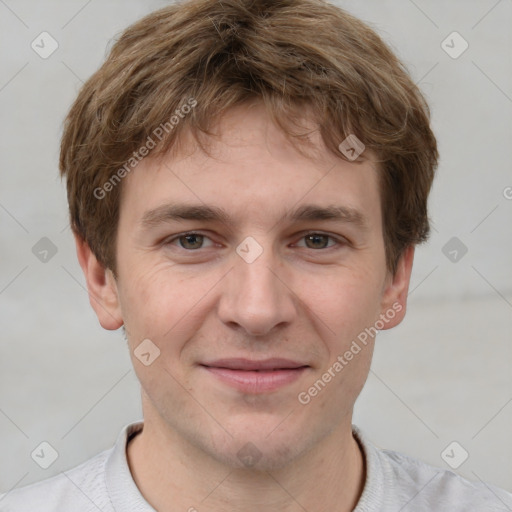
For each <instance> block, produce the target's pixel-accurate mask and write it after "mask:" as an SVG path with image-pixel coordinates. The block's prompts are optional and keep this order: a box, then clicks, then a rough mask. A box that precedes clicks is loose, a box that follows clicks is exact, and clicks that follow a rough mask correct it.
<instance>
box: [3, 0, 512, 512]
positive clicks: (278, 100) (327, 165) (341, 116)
mask: <svg viewBox="0 0 512 512" xmlns="http://www.w3.org/2000/svg"><path fill="white" fill-rule="evenodd" d="M437 159H438V153H437V146H436V140H435V137H434V135H433V133H432V131H431V129H430V126H429V113H428V107H427V105H426V104H425V101H424V99H423V97H422V96H421V93H420V92H419V91H418V89H417V88H416V86H415V85H414V83H413V82H412V81H411V79H410V77H409V76H408V75H407V73H406V72H405V71H404V69H403V67H402V65H401V64H400V62H399V61H398V60H397V58H396V57H395V56H394V55H393V54H392V53H391V51H390V50H389V49H388V48H387V46H386V45H385V44H384V43H383V42H382V41H381V39H380V38H379V37H378V36H377V35H376V34H375V33H374V32H373V31H371V30H370V29H369V28H368V27H367V26H365V25H364V24H363V23H362V22H360V21H359V20H357V19H355V18H353V17H352V16H350V15H349V14H347V13H345V12H344V11H342V10H340V9H338V8H337V7H335V6H333V5H330V4H327V3H324V2H322V1H320V0H285V1H281V2H272V1H265V0H222V2H220V1H213V0H191V1H188V2H185V3H183V4H181V5H172V6H169V7H167V8H165V9H163V10H161V11H157V12H155V13H153V14H151V15H149V16H148V17H146V18H144V19H142V20H141V21H139V22H137V23H136V24H135V25H133V26H132V27H130V28H128V29H127V30H126V31H125V32H124V33H123V35H122V36H121V38H120V39H119V40H118V41H117V43H116V44H115V45H114V47H113V48H112V51H111V53H110V55H109V57H108V58H107V60H106V62H105V64H104V65H103V66H102V67H101V68H100V70H99V71H98V72H96V73H95V74H94V75H93V76H92V77H91V78H90V79H89V81H88V82H87V83H86V84H85V85H84V87H83V89H82V90H81V91H80V93H79V95H78V98H77V100H76V101H75V103H74V105H73V107H72V108H71V110H70V113H69V115H68V118H67V120H66V126H65V131H64V135H63V140H62V148H61V160H60V164H61V172H62V174H63V176H65V177H66V179H67V190H68V199H69V208H70V215H71V225H72V228H73V232H74V235H75V240H76V246H77V255H78V259H79V262H80V265H81V267H82V269H83V271H84V274H85V277H86V280H87V284H88V289H89V294H90V301H91V305H92V307H93V308H94V311H95V312H96V314H97V316H98V319H99V322H100V323H101V325H102V326H103V327H104V328H105V329H118V328H120V327H121V326H123V328H124V330H125V333H126V337H127V341H128V344H129V348H130V354H131V357H132V361H133V365H134V368H135V371H136V373H137V376H138V378H139V380H140V382H141V389H142V404H143V412H144V422H140V423H134V424H131V425H128V426H127V427H126V428H125V429H123V431H122V432H121V433H120V435H119V438H118V441H117V443H116V445H115V446H114V447H113V448H112V449H111V450H108V451H106V452H103V453H101V454H99V455H97V456H96V457H94V458H93V459H91V460H89V461H87V462H85V463H84V464H82V465H81V466H79V467H77V468H74V469H72V470H70V471H67V472H65V473H64V474H61V475H58V476H56V477H54V478H51V479H48V480H45V481H43V482H40V483H37V484H34V485H31V486H28V487H26V488H22V489H18V490H14V491H11V492H10V493H8V494H7V495H5V496H4V497H3V498H2V499H0V508H2V510H10V511H20V512H21V511H33V510H38V511H39V512H49V511H64V510H70V511H73V512H74V511H89V510H102V511H124V510H129V511H150V510H157V511H159V512H167V511H169V512H170V511H180V510H182V511H195V510H198V511H201V512H202V511H226V510H243V511H248V512H250V511H260V510H272V511H273V510H276V511H285V512H295V511H299V510H302V511H303V510H306V511H309V512H313V511H323V510H336V511H339V512H345V511H347V512H348V511H357V512H363V511H365V512H366V511H397V512H398V511H399V510H414V511H427V510H428V511H431V510H435V511H448V510H449V511H451V512H452V511H469V510H474V511H484V510H486V511H487V510H489V511H490V510H493V511H494V510H512V508H511V507H512V495H510V494H509V493H507V492H506V491H504V490H501V489H497V488H495V487H492V486H487V485H484V484H481V483H475V482H470V481H468V480H465V479H463V478H462V477H460V476H458V475H456V474H455V473H453V472H451V471H447V470H443V469H440V468H434V467H431V466H428V465H426V464H425V463H423V462H421V461H418V460H414V459H412V458H410V457H407V456H405V455H402V454H399V453H396V452H390V451H384V450H380V449H378V448H377V447H375V446H374V445H373V444H372V443H371V442H370V441H369V440H368V439H366V437H365V436H364V434H363V433H362V432H361V430H360V429H358V428H357V427H356V426H353V425H352V411H353V407H354V403H355V401H356V399H357V396H358V395H359V393H360V392H361V389H362V387H363V385H364V383H365V381H366V378H367V375H368V372H369V368H370V363H371V356H372V352H373V346H374V339H375V335H376V333H377V331H378V330H381V329H389V328H391V327H394V326H395V325H397V324H398V323H400V322H401V320H402V319H403V317H404V315H405V311H406V297H407V291H408V286H409V279H410V275H411V269H412V264H413V255H414V247H415V245H416V244H418V243H420V242H422V241H424V240H425V239H426V238H427V235H428V232H429V225H428V217H427V198H428V194H429V191H430V188H431V184H432V180H433V176H434V171H435V168H436V166H437Z"/></svg>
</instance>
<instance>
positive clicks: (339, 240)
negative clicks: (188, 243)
mask: <svg viewBox="0 0 512 512" xmlns="http://www.w3.org/2000/svg"><path fill="white" fill-rule="evenodd" d="M190 235H193V236H194V235H195V236H202V237H204V238H207V239H209V240H210V238H209V237H208V236H207V235H205V234H203V233H200V232H198V231H188V232H186V233H180V234H178V235H175V236H173V237H172V238H170V239H168V240H166V241H164V245H172V243H173V242H175V241H179V239H180V238H183V237H185V236H190ZM311 235H320V236H324V237H327V238H329V239H330V240H333V241H334V242H335V243H334V244H333V245H331V246H329V245H328V246H327V247H323V248H320V249H313V248H310V247H303V248H304V249H310V250H312V251H326V250H327V249H333V248H335V247H337V246H345V245H349V241H348V240H346V239H344V238H337V237H335V236H333V235H329V234H327V233H322V232H319V231H308V232H306V233H303V234H302V235H301V237H300V239H301V240H302V239H304V238H306V237H307V236H311ZM210 241H212V240H210ZM179 249H182V250H184V251H186V252H191V253H192V252H196V251H199V250H201V249H204V247H199V248H198V249H186V248H184V247H179Z"/></svg>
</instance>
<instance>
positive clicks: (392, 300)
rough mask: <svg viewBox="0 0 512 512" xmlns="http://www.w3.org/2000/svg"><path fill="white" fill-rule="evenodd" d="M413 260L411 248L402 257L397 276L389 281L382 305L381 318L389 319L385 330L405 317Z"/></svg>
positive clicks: (412, 249)
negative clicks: (383, 316)
mask: <svg viewBox="0 0 512 512" xmlns="http://www.w3.org/2000/svg"><path fill="white" fill-rule="evenodd" d="M413 260H414V246H409V247H407V248H406V249H405V250H404V252H403V253H402V255H401V256H400V260H399V261H398V265H397V269H396V272H395V274H394V275H393V276H390V278H389V280H388V281H387V284H386V288H385V290H384V294H383V296H382V303H381V316H382V315H385V316H386V319H387V322H386V324H385V327H384V329H391V328H392V327H395V326H396V325H398V324H399V323H400V322H401V321H402V320H403V318H404V316H405V311H406V309H407V295H408V293H409V282H410V279H411V272H412V264H413Z"/></svg>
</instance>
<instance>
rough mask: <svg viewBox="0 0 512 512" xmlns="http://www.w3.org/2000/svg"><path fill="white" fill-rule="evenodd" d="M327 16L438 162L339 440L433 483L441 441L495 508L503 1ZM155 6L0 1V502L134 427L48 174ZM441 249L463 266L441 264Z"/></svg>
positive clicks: (61, 200)
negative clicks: (394, 318)
mask: <svg viewBox="0 0 512 512" xmlns="http://www.w3.org/2000/svg"><path fill="white" fill-rule="evenodd" d="M338 3H339V5H341V6H342V7H345V8H347V9H348V10H349V11H350V12H352V13H354V14H355V15H358V16H360V17H361V18H362V19H364V20H365V21H367V22H369V23H370V24H371V25H372V26H373V27H374V28H375V29H377V30H378V32H379V33H380V34H381V35H382V36H383V37H384V39H385V40H386V41H388V42H389V43H390V44H391V45H392V47H393V48H394V49H395V50H396V51H397V53H398V54H399V55H400V56H401V58H402V59H403V60H404V61H405V63H406V65H407V66H408V67H409V69H410V71H411V74H412V76H413V77H414V79H415V80H416V81H417V82H418V83H419V84H420V86H421V88H422V90H423V91H424V92H425V94H426V96H427V98H428V100H429V102H430V105H431V107H432V114H433V126H434V130H435V132H436V134H437V136H438V140H439V145H440V151H441V156H442V158H441V165H440V169H439V172H438V176H437V179H436V182H435V186H434V190H433V193H432V197H431V217H432V221H433V227H434V231H433V236H432V238H431V240H430V242H429V243H428V245H426V246H423V247H420V248H419V249H418V250H417V256H416V262H415V267H414V272H413V279H412V286H411V294H410V297H409V311H408V314H407V317H406V320H405V322H404V323H403V324H402V325H401V326H399V327H397V328H396V329H394V330H392V331H385V332H383V333H382V334H380V336H379V338H378V340H377V344H376V351H375V356H374V362H373V366H372V371H371V373H370V375H369V378H368V382H367V384H366V387H365V389H364V391H363V393H362V395H361V397H360V399H359V401H358V402H357V404H356V410H355V416H354V423H356V424H357V425H359V426H360V427H361V428H362V429H363V431H365V432H366V433H367V434H368V436H369V437H370V439H372V440H373V441H374V442H375V443H376V444H377V445H379V446H382V447H385V448H390V449H395V450H398V451H402V452H405V453H408V454H410V455H412V456H415V457H419V458H421V459H423V460H425V461H427V462H429V463H431V464H434V465H437V466H441V467H448V466H447V465H446V463H445V462H444V460H443V459H442V458H441V455H440V454H441V452H442V451H443V450H444V449H445V448H446V446H447V445H448V444H449V443H451V442H452V441H457V442H458V443H460V445H461V446H463V447H464V449H465V450H467V452H469V458H468V459H467V460H466V461H465V462H464V464H462V465H461V466H460V467H459V468H458V469H457V470H456V471H457V472H458V473H460V474H462V475H464V476H466V477H467V478H470V479H472V480H479V479H481V480H484V481H487V482H490V483H493V484H495V485H498V486H500V487H503V488H506V489H508V490H509V491H512V442H511V440H510V431H511V426H512V403H511V402H512V364H511V361H512V346H511V326H512V286H511V285H512V265H511V261H512V260H511V254H512V234H511V230H510V221H511V220H512V200H511V199H507V197H506V196H508V197H509V198H510V197H512V188H507V187H512V173H511V157H512V154H511V153H512V151H511V142H512V121H511V119H512V115H511V114H512V80H511V78H512V53H511V48H512V44H511V43H512V35H511V34H512V32H511V30H510V27H511V26H512V1H511V0H500V1H496V0H481V1H475V0H473V1H468V0H457V1H450V2H446V1H443V0H435V1H434V0H432V1H429V2H427V1H420V0H416V1H414V2H413V1H412V0H395V1H389V0H388V1H382V0H366V1H365V2H361V1H356V0H353V1H343V2H338ZM165 4H166V2H164V1H157V0H151V1H144V2H143V1H142V0H138V1H135V0H128V1H127V0H123V1H121V0H115V1H114V0H112V1H103V2H100V1H99V0H92V1H85V0H73V1H65V2H64V1H60V2H57V1H45V2H38V1H35V0H17V1H14V0H0V69H1V75H0V112H1V116H2V117H1V121H2V122H1V125H0V130H1V132H0V154H1V168H2V170H1V173H0V226H1V227H0V230H1V231H0V244H1V251H0V261H1V264H0V322H1V331H0V336H1V338H0V347H1V348H0V350H1V353H0V433H1V436H0V454H1V460H2V464H1V465H0V491H7V490H9V489H11V488H13V487H14V486H21V485H26V484H28V483H31V482H34V481H36V480H40V479H42V478H46V477H49V476H51V475H54V474H57V473H59V472H61V471H63V470H66V469H68V468H70V467H72V466H74V465H76V464H78V463H80V462H82V461H84V460H85V459H87V458H88V457H91V456H92V455H94V454H96V453H98V452H99V451H100V450H103V449H106V448H108V447H110V446H111V445H112V444H113V442H114V441H115V438H116V437H117V434H118V432H119V430H120V429H121V427H122V426H123V425H125V424H126V423H128V422H131V421H134V420H136V419H139V418H140V417H141V410H140V405H139V401H140V397H139V386H138V383H137V381H136V378H135V375H134V372H133V371H132V370H131V364H130V360H129V356H128V353H127V350H126V346H125V342H124V340H123V338H122V335H121V332H120V331H119V332H113V333H112V332H107V331H104V330H102V328H101V327H100V325H99V324H98V322H97V319H96V317H95V315H94V313H93V311H92V309H91V308H90V306H89V303H88V297H87V293H86V291H85V280H84V278H83V276H82V273H81V270H80V267H79V266H78V263H77V261H76V257H75V252H74V246H73V241H72V236H71V233H70V231H69V228H68V220H67V211H66V208H67V202H66V197H65V191H64V185H63V184H62V183H61V182H60V179H59V178H58V167H57V159H58V151H59V139H60V135H61V123H62V120H63V117H64V115H65V114H66V112H67V109H68V108H69V106H70V104H71V102H72V100H73V99H74V97H75V96H76V93H77V91H78V89H79V87H80V86H81V84H82V81H83V80H85V79H87V78H88V77H89V76H90V75H91V74H92V73H93V72H94V71H95V70H96V69H97V68H98V67H99V65H100V64H101V62H102V61H103V58H104V55H105V51H106V48H107V46H108V45H109V42H110V41H111V38H112V37H113V36H114V35H115V34H117V33H119V32H120V31H121V30H122V29H123V28H124V27H126V26H127V25H128V24H129V23H131V22H133V21H135V20H136V19H138V18H139V17H141V16H142V15H144V14H146V13H147V12H149V11H151V10H153V9H156V8H159V7H162V6H163V5H165ZM43 31H47V32H49V33H50V34H51V35H52V36H53V37H54V38H55V39H56V40H57V41H58V44H59V48H58V49H57V51H55V53H53V54H52V55H51V56H50V57H49V58H47V59H42V58H41V57H40V56H39V55H37V54H36V53H35V52H34V51H33V50H32V48H31V42H32V41H33V40H34V39H35V38H36V37H37V36H38V35H39V34H40V33H41V32H43ZM453 31H457V32H459V33H460V34H461V35H462V37H463V38H464V39H465V40H466V41H467V42H468V43H469V48H468V49H467V51H465V52H464V53H463V54H462V55H461V56H460V57H458V58H457V59H453V58H451V57H450V56H449V55H448V54H447V53H446V52H445V51H444V50H443V48H442V47H441V43H442V41H443V40H444V39H445V38H446V37H447V36H448V35H449V34H451V33H452V32H453ZM450 44H451V43H450ZM457 44H458V43H457ZM456 48H457V46H456ZM42 237H47V238H49V239H50V240H51V241H52V243H53V244H54V245H55V246H56V248H57V253H56V254H55V255H54V256H53V257H51V258H49V259H48V261H47V262H46V263H44V262H41V261H40V260H39V259H38V258H37V257H36V256H35V255H34V254H33V252H32V248H33V247H34V245H35V244H36V243H37V242H38V241H39V240H40V239H41V238H42ZM452 237H457V238H458V239H459V241H460V243H462V244H464V246H465V247H466V248H467V253H466V254H465V255H464V256H463V257H462V258H461V257H460V255H461V254H462V252H460V251H459V252H458V253H457V256H458V258H460V259H459V260H458V261H456V262H452V261H450V260H449V259H448V257H447V256H446V255H445V254H444V253H443V247H444V246H445V244H446V243H447V242H448V241H449V240H450V239H451V238H452ZM457 243H458V244H459V245H460V243H459V242H457ZM452 249H453V248H450V249H449V250H452ZM445 252H446V253H448V251H447V250H445ZM452 257H453V253H452ZM42 441H47V442H49V443H50V444H51V445H52V446H54V447H55V449H56V450H57V451H58V453H59V457H58V459H57V460H56V461H55V463H54V464H53V465H52V466H50V468H48V469H46V470H43V469H41V468H39V466H37V465H36V464H35V462H34V461H33V460H32V459H31V456H30V454H31V452H32V451H33V450H34V449H35V448H36V447H37V446H38V445H39V444H40V443H41V442H42Z"/></svg>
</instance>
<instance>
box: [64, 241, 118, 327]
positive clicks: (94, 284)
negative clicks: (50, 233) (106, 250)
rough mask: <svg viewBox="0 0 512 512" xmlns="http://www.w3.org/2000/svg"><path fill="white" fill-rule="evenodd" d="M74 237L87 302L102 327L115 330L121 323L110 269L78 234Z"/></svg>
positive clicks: (115, 285) (116, 293)
mask: <svg viewBox="0 0 512 512" xmlns="http://www.w3.org/2000/svg"><path fill="white" fill-rule="evenodd" d="M73 236H74V237H75V245H76V255H77V256H78V262H79V263H80V266H81V267H82V271H83V273H84V275H85V279H86V281H87V289H88V291H89V302H90V304H91V306H92V308H93V309H94V311H95V313H96V316H97V317H98V320H99V322H100V324H101V326H102V327H103V328H104V329H108V330H112V331H113V330H115V329H119V327H121V326H122V325H123V318H122V315H121V308H120V305H119V298H118V290H117V284H116V281H115V279H114V275H113V274H112V271H111V270H110V269H106V268H105V267H104V266H103V265H102V264H101V263H100V262H99V261H98V260H97V259H96V256H95V255H94V254H93V252H92V251H91V249H90V247H89V245H88V244H87V242H85V240H83V239H82V238H81V237H80V236H79V235H78V234H76V233H73Z"/></svg>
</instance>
